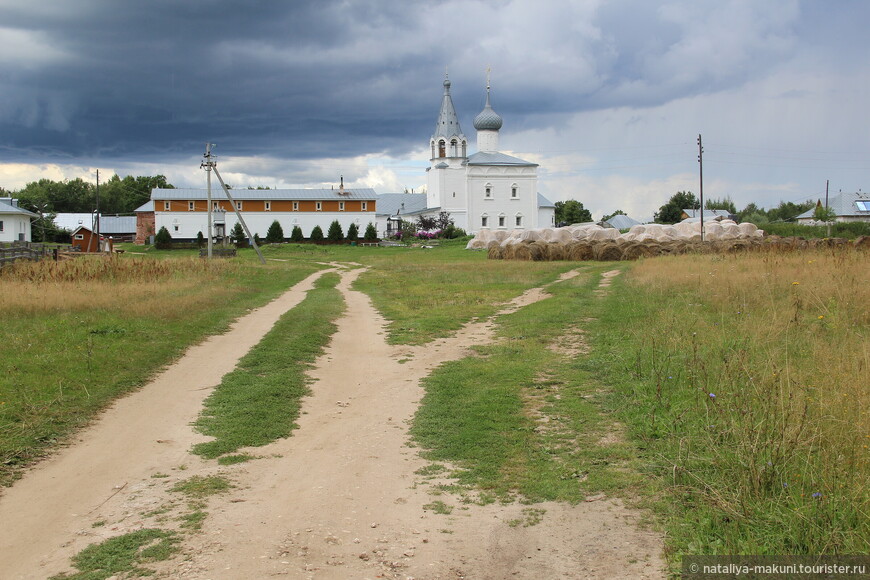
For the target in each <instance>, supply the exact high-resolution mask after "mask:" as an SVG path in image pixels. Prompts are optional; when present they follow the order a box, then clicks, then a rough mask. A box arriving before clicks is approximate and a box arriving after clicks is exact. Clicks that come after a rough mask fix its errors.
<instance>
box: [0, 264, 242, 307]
mask: <svg viewBox="0 0 870 580" xmlns="http://www.w3.org/2000/svg"><path fill="white" fill-rule="evenodd" d="M239 267H240V266H239V265H238V264H236V263H233V262H228V261H218V262H216V261H207V260H199V259H196V258H188V259H177V260H149V259H137V258H132V259H131V258H118V257H114V256H111V257H103V256H82V257H78V258H76V259H73V260H65V261H60V262H54V261H51V260H42V261H40V262H30V261H23V260H22V261H19V262H16V263H15V264H13V265H12V266H11V267H7V268H4V269H3V272H2V275H0V312H10V313H11V312H15V313H16V314H18V315H25V314H40V313H50V312H74V311H83V310H91V309H100V310H106V311H124V312H126V313H128V314H131V315H134V316H148V315H155V316H161V317H168V316H172V315H173V314H174V313H177V312H183V311H184V310H185V309H187V308H192V307H196V306H197V305H198V304H200V303H201V302H202V303H207V302H208V301H211V300H213V299H214V296H213V295H212V296H209V297H206V296H204V295H202V294H198V293H197V292H195V290H196V288H198V287H201V286H204V285H207V286H210V289H209V292H210V293H212V294H213V293H215V292H217V293H218V294H220V293H221V292H222V289H221V286H220V285H212V284H211V283H212V282H216V281H217V280H219V279H220V278H222V277H227V276H230V275H233V274H234V273H237V272H238V269H239Z"/></svg>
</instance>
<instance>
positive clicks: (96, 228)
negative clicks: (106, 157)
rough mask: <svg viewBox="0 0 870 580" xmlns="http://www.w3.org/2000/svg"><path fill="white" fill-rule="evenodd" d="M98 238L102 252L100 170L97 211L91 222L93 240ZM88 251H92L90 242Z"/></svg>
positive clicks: (98, 247)
mask: <svg viewBox="0 0 870 580" xmlns="http://www.w3.org/2000/svg"><path fill="white" fill-rule="evenodd" d="M95 236H96V238H97V251H98V252H99V251H100V170H99V169H97V209H96V210H95V212H94V217H93V219H92V220H91V240H93V239H94V237H95ZM88 251H89V252H90V251H91V242H90V240H89V241H88Z"/></svg>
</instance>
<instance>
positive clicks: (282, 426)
mask: <svg viewBox="0 0 870 580" xmlns="http://www.w3.org/2000/svg"><path fill="white" fill-rule="evenodd" d="M338 279H339V277H338V275H337V274H324V275H323V276H322V277H321V278H320V279H318V281H317V282H316V284H315V288H314V289H312V290H311V291H309V293H308V296H307V297H306V298H305V300H303V301H302V303H300V304H299V305H298V306H296V307H295V308H294V309H293V310H291V311H290V312H287V313H285V314H284V316H282V317H281V319H280V320H279V321H278V322H277V323H276V324H275V326H274V327H273V328H272V330H271V331H269V333H268V334H267V335H266V336H265V337H264V338H263V340H261V341H260V343H259V344H258V345H257V346H256V347H255V348H253V349H252V350H251V351H250V352H249V353H248V354H247V355H245V356H244V357H243V358H242V359H241V360H240V361H239V364H238V366H237V367H236V369H235V370H233V371H232V372H230V373H228V374H227V375H225V376H224V378H223V380H222V381H221V384H220V385H219V386H218V387H216V388H215V390H214V392H213V393H212V394H211V395H210V396H209V397H208V399H206V401H205V404H204V408H203V412H202V414H201V415H200V417H199V419H198V420H197V421H196V422H195V423H194V425H195V427H196V429H197V430H198V431H199V432H200V433H202V434H204V435H208V436H209V437H213V438H214V440H213V441H208V442H205V443H199V444H197V445H195V446H194V448H193V452H194V453H196V454H198V455H201V456H203V457H205V458H208V459H214V458H217V457H220V456H221V455H227V454H231V453H234V452H235V451H237V450H239V449H240V448H242V447H256V446H262V445H266V444H268V443H271V442H272V441H275V440H276V439H279V438H282V437H288V436H289V435H290V433H291V431H292V430H293V429H294V428H295V423H294V421H295V420H296V418H297V417H298V416H299V401H300V399H301V398H302V396H303V395H305V394H306V393H307V392H308V388H307V386H306V383H307V379H306V376H305V371H307V370H308V369H309V368H310V366H311V364H312V363H313V362H314V359H315V358H316V357H317V355H319V354H320V353H321V352H322V350H323V347H324V346H325V345H326V343H327V342H328V340H329V337H330V336H331V335H332V333H333V332H334V331H335V324H334V321H335V319H336V318H338V316H339V315H340V314H341V313H342V312H343V310H344V301H343V300H342V298H341V294H340V292H339V291H338V290H337V289H335V284H337V283H338Z"/></svg>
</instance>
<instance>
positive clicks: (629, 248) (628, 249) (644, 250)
mask: <svg viewBox="0 0 870 580" xmlns="http://www.w3.org/2000/svg"><path fill="white" fill-rule="evenodd" d="M621 249H622V259H623V260H637V259H638V258H647V257H649V256H651V255H652V252H651V251H650V249H649V246H648V245H647V244H646V243H645V242H631V243H630V244H625V245H624V246H622V248H621Z"/></svg>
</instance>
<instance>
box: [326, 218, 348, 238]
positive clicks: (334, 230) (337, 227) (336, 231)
mask: <svg viewBox="0 0 870 580" xmlns="http://www.w3.org/2000/svg"><path fill="white" fill-rule="evenodd" d="M326 239H327V240H329V241H330V242H340V241H341V240H343V239H344V232H343V231H341V224H340V223H338V220H333V222H332V223H331V224H329V231H328V232H327V234H326Z"/></svg>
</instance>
